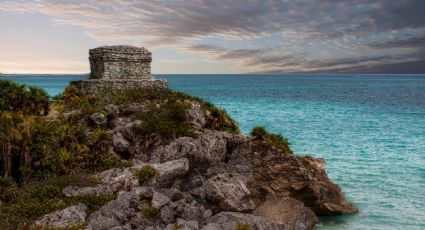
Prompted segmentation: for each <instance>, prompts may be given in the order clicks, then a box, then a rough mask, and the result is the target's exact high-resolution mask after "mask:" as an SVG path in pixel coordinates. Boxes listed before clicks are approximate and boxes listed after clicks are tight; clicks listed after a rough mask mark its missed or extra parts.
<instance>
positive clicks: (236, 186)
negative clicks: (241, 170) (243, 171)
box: [205, 174, 255, 212]
mask: <svg viewBox="0 0 425 230" xmlns="http://www.w3.org/2000/svg"><path fill="white" fill-rule="evenodd" d="M205 190H206V194H207V197H208V198H209V199H211V200H213V201H217V202H218V203H219V205H220V207H221V208H222V209H223V210H226V211H236V212H247V211H252V210H254V209H255V204H254V202H253V201H252V200H251V198H250V195H251V194H250V192H249V190H248V188H247V187H246V185H245V183H244V182H243V180H242V179H241V178H240V176H239V175H232V174H230V175H229V174H218V175H216V176H214V177H211V178H210V179H208V183H207V185H206V189H205Z"/></svg>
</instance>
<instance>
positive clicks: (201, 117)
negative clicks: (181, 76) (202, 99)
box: [185, 100, 207, 129]
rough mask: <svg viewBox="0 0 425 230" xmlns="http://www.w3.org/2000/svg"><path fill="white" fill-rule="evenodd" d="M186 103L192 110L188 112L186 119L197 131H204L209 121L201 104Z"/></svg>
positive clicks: (187, 101)
mask: <svg viewBox="0 0 425 230" xmlns="http://www.w3.org/2000/svg"><path fill="white" fill-rule="evenodd" d="M185 102H186V103H190V105H191V108H190V109H187V110H186V119H187V121H188V122H189V123H190V124H192V126H193V127H194V128H196V129H202V128H203V127H204V126H205V124H206V123H207V120H206V119H205V114H204V111H203V110H202V108H201V105H200V104H199V102H193V101H192V102H191V101H189V100H186V101H185Z"/></svg>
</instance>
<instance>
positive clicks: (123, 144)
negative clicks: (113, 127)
mask: <svg viewBox="0 0 425 230" xmlns="http://www.w3.org/2000/svg"><path fill="white" fill-rule="evenodd" d="M112 141H113V149H114V151H115V152H117V153H121V154H125V153H126V152H127V151H128V148H129V146H130V142H129V141H128V140H127V139H126V138H125V137H124V136H123V135H122V134H121V133H115V134H114V135H113V136H112Z"/></svg>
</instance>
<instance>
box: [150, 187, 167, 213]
mask: <svg viewBox="0 0 425 230" xmlns="http://www.w3.org/2000/svg"><path fill="white" fill-rule="evenodd" d="M170 201H171V200H170V198H168V197H167V196H165V195H163V194H161V193H159V192H156V191H155V192H154V193H153V196H152V207H153V208H156V209H161V208H162V207H163V206H164V205H166V204H168V203H169V202H170Z"/></svg>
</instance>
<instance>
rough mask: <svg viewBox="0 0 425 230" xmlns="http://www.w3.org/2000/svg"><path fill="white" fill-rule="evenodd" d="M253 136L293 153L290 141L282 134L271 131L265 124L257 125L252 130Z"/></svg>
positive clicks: (285, 151)
mask: <svg viewBox="0 0 425 230" xmlns="http://www.w3.org/2000/svg"><path fill="white" fill-rule="evenodd" d="M251 136H253V137H255V138H257V139H260V140H264V141H265V142H266V143H267V144H268V145H271V146H274V147H276V148H278V149H280V150H282V151H283V152H284V153H292V150H291V148H290V147H289V145H290V143H289V142H288V140H287V139H286V138H285V137H283V136H282V134H276V133H270V132H268V131H267V130H266V128H264V127H263V126H255V127H254V128H253V129H252V131H251Z"/></svg>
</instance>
